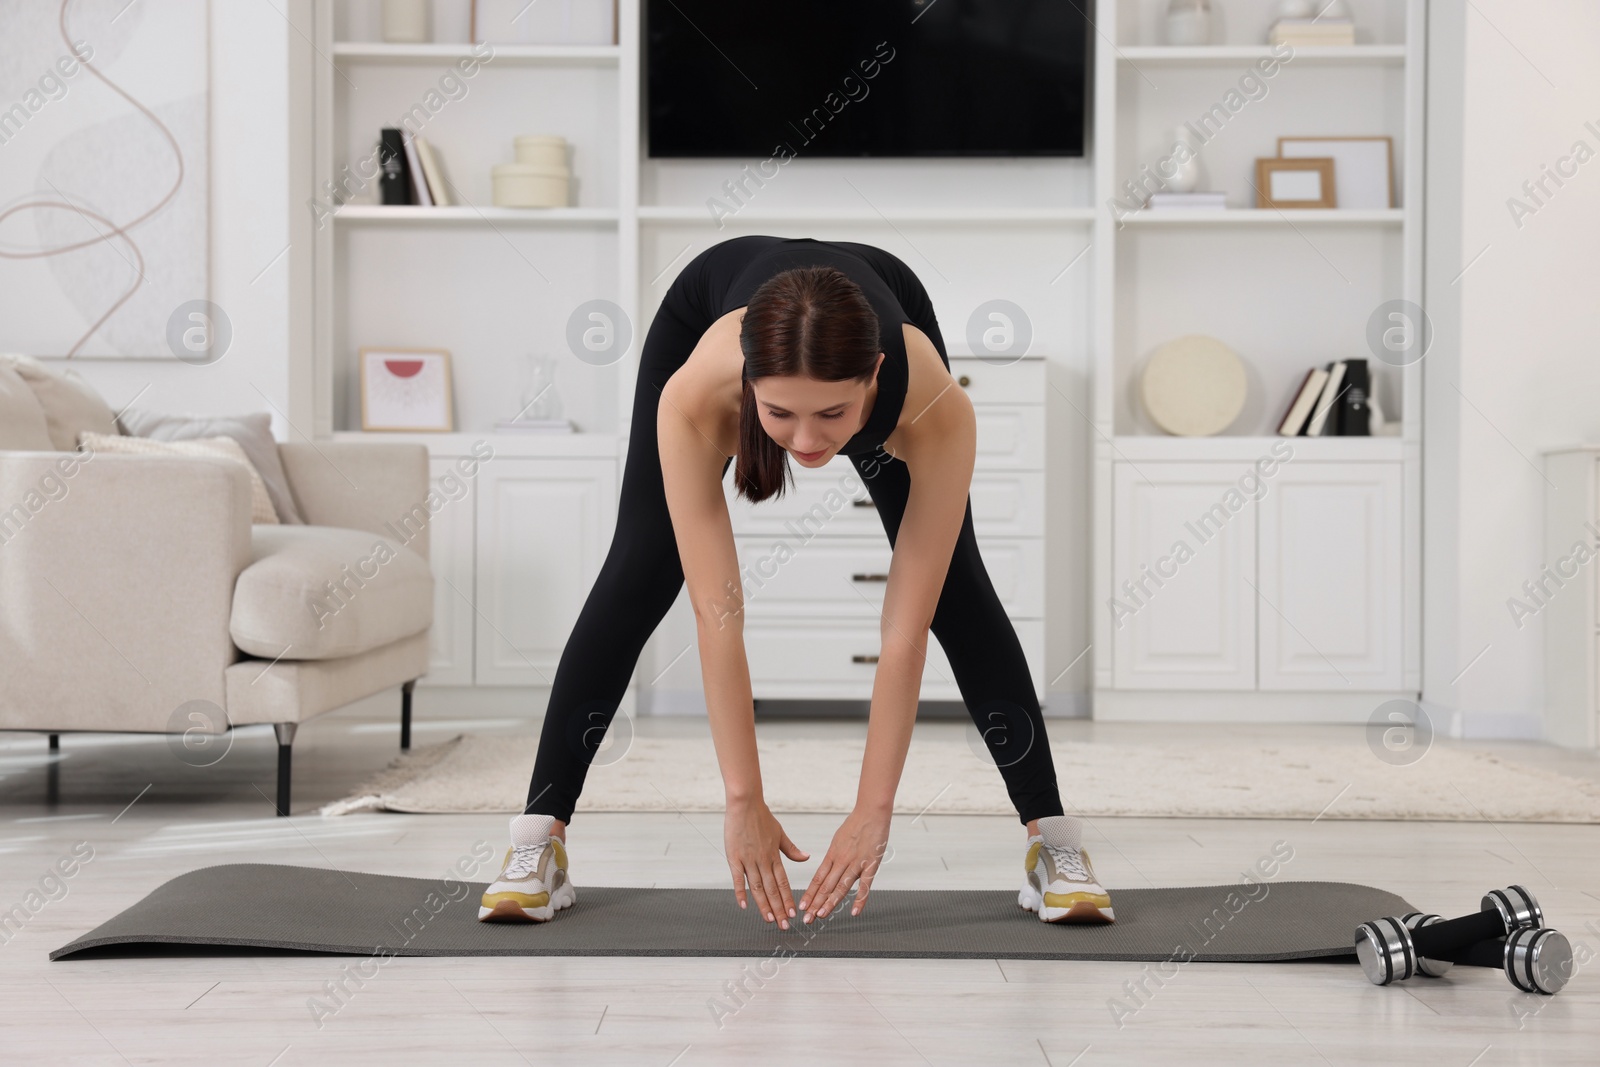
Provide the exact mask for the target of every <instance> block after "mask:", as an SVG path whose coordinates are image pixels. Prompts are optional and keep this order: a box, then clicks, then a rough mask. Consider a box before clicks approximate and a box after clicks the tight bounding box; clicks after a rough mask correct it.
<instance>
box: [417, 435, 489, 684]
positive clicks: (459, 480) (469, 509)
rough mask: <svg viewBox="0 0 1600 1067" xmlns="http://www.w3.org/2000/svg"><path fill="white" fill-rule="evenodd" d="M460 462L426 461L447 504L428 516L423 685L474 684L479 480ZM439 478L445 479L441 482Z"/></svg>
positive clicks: (450, 458)
mask: <svg viewBox="0 0 1600 1067" xmlns="http://www.w3.org/2000/svg"><path fill="white" fill-rule="evenodd" d="M461 462H462V461H461V459H460V458H459V457H455V456H434V457H433V458H432V459H431V460H430V461H429V463H428V475H429V480H430V482H431V483H432V487H433V488H434V489H435V490H437V491H438V493H439V494H440V495H441V496H442V497H443V498H444V501H445V504H444V506H443V507H441V508H440V509H439V511H438V512H437V513H436V514H435V515H434V516H433V517H432V518H431V519H429V521H428V559H429V565H430V566H431V567H432V569H433V629H432V630H431V631H430V632H429V634H428V638H429V642H428V643H429V650H430V651H429V656H428V673H427V674H426V675H425V676H424V677H423V678H422V680H421V681H420V682H419V683H418V684H419V685H471V684H472V643H473V635H472V631H473V612H472V595H473V589H472V565H473V564H472V558H473V536H474V534H473V531H474V527H475V525H476V524H475V522H474V521H473V520H474V518H475V517H476V509H477V506H478V502H477V495H478V479H477V478H463V477H462V475H461V469H460V466H459V464H460V463H461ZM480 470H481V467H480ZM440 479H445V480H444V481H443V483H442V484H441V481H440Z"/></svg>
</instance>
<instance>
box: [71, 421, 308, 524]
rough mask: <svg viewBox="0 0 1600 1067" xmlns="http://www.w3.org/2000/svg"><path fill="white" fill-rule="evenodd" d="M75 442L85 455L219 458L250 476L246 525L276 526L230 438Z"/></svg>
mask: <svg viewBox="0 0 1600 1067" xmlns="http://www.w3.org/2000/svg"><path fill="white" fill-rule="evenodd" d="M78 437H79V441H80V443H81V444H82V445H83V447H84V450H85V451H88V452H115V453H121V454H124V455H150V456H222V457H223V458H224V459H231V460H233V461H234V462H235V463H238V464H240V465H241V466H243V467H244V469H245V470H247V471H249V472H250V521H251V522H252V523H257V522H259V523H276V522H277V521H278V515H277V512H275V511H273V510H272V498H271V497H270V496H268V495H267V487H266V484H265V483H264V482H262V480H261V475H259V474H257V473H256V469H255V467H253V466H252V465H251V463H250V457H249V456H247V455H245V454H244V449H243V448H240V447H239V442H238V441H235V440H234V439H233V438H231V437H201V438H199V439H197V440H194V441H152V440H150V439H149V438H148V437H125V436H123V435H122V434H109V433H83V434H79V435H78Z"/></svg>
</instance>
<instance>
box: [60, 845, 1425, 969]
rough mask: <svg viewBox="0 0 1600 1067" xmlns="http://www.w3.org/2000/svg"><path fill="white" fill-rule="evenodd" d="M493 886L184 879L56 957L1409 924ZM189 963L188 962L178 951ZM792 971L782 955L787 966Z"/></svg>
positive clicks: (1071, 950)
mask: <svg viewBox="0 0 1600 1067" xmlns="http://www.w3.org/2000/svg"><path fill="white" fill-rule="evenodd" d="M483 888H484V887H483V883H469V882H462V881H456V880H454V879H427V878H400V877H395V876H393V875H383V874H363V873H359V872H355V871H339V870H329V869H327V868H322V867H295V866H287V865H280V864H271V863H228V864H222V865H220V866H215V867H204V868H201V869H200V870H196V871H190V872H189V873H187V874H181V875H178V876H177V877H176V878H173V879H171V880H170V881H168V882H166V883H164V884H163V885H160V886H158V887H157V888H156V889H154V890H152V891H151V892H150V893H149V894H148V895H147V896H146V897H145V898H144V899H143V900H141V901H139V902H138V903H137V904H134V905H133V906H132V907H129V908H127V909H126V910H124V911H123V912H121V913H120V914H118V915H116V916H114V917H112V918H111V919H108V920H107V921H106V922H104V923H102V924H101V925H100V926H98V927H96V928H95V929H93V930H91V931H89V932H88V933H87V934H84V935H83V936H82V937H79V938H78V939H77V940H75V941H72V942H71V943H69V944H66V945H63V946H62V947H60V948H58V949H56V950H55V951H54V952H52V953H50V958H51V959H52V960H60V959H70V958H72V957H74V956H80V955H81V956H85V957H88V956H94V957H105V956H117V955H122V956H129V955H131V956H139V955H152V954H159V955H186V954H188V955H198V954H206V953H204V952H203V951H202V950H204V949H206V948H208V947H217V946H230V947H232V948H234V950H235V952H236V953H237V952H238V951H240V950H243V951H244V954H249V952H248V950H250V949H260V950H268V951H273V950H291V951H302V952H327V953H338V954H343V955H358V956H373V955H376V956H384V957H387V956H390V955H398V956H769V955H772V954H774V953H784V952H785V950H787V952H792V953H794V954H796V955H812V956H850V957H873V956H879V957H900V958H909V957H927V958H944V959H995V958H998V959H1062V960H1073V959H1079V960H1135V961H1138V960H1148V961H1159V960H1166V959H1174V960H1178V961H1185V962H1186V961H1189V960H1202V961H1206V960H1209V961H1215V962H1250V961H1260V960H1291V959H1306V958H1311V957H1317V956H1338V955H1347V954H1351V953H1352V952H1353V951H1354V950H1353V948H1352V944H1353V940H1352V939H1353V934H1354V931H1355V927H1356V925H1357V924H1358V923H1361V922H1364V921H1366V920H1368V919H1374V918H1378V917H1380V916H1385V915H1403V914H1405V913H1406V912H1409V911H1414V910H1415V909H1414V908H1412V906H1411V905H1410V904H1408V903H1406V902H1405V901H1404V900H1402V899H1401V898H1400V897H1398V896H1395V895H1394V894H1393V893H1386V892H1384V891H1383V890H1381V889H1373V888H1371V887H1369V886H1363V885H1353V884H1349V883H1345V882H1270V881H1268V882H1259V883H1244V882H1241V883H1238V884H1235V885H1217V886H1190V887H1185V888H1178V889H1113V890H1112V891H1111V893H1112V903H1113V905H1114V906H1115V908H1116V916H1117V921H1116V922H1115V923H1114V924H1112V925H1109V926H1105V925H1096V926H1068V925H1054V924H1047V923H1042V922H1040V921H1039V920H1038V918H1037V917H1036V916H1034V915H1033V914H1032V913H1031V912H1026V911H1023V910H1022V909H1021V908H1019V907H1017V902H1016V893H1015V891H1013V890H1003V889H984V890H961V891H942V890H897V889H874V890H873V892H872V895H871V898H870V899H869V901H868V904H867V908H866V910H865V911H864V912H863V913H862V914H860V915H857V916H854V917H852V916H851V915H850V914H849V909H848V907H842V908H840V909H839V910H836V911H835V912H834V913H833V914H832V915H830V916H828V917H826V918H818V919H816V920H814V921H813V923H812V924H811V925H810V926H805V925H804V924H800V925H798V926H795V927H794V928H792V929H790V930H788V931H782V930H779V929H777V927H776V926H775V925H769V924H767V923H765V922H763V921H762V919H761V918H760V916H758V915H757V914H756V911H755V907H754V905H753V904H752V906H751V907H750V908H749V909H748V910H746V911H741V910H739V907H738V905H737V904H736V903H735V901H734V896H733V891H732V889H634V888H621V887H614V886H582V885H580V886H578V902H577V903H576V904H575V905H573V906H572V907H571V908H568V909H565V910H563V911H560V912H558V913H557V914H556V918H555V919H554V920H553V921H551V922H548V923H481V922H479V921H478V897H479V895H480V894H481V893H482V891H483ZM185 946H187V949H186V948H185ZM785 954H787V953H785Z"/></svg>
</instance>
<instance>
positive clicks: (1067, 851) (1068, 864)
mask: <svg viewBox="0 0 1600 1067" xmlns="http://www.w3.org/2000/svg"><path fill="white" fill-rule="evenodd" d="M1044 847H1045V851H1047V852H1049V853H1050V858H1051V859H1052V860H1053V861H1054V862H1055V865H1056V870H1058V871H1065V872H1066V874H1067V875H1068V876H1069V877H1070V878H1071V880H1072V881H1075V882H1087V881H1089V880H1090V879H1089V869H1088V868H1087V867H1085V866H1084V865H1083V853H1081V852H1079V851H1078V850H1077V849H1075V848H1065V847H1063V846H1061V845H1046V846H1044Z"/></svg>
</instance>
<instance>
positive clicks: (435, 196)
mask: <svg viewBox="0 0 1600 1067" xmlns="http://www.w3.org/2000/svg"><path fill="white" fill-rule="evenodd" d="M378 162H379V163H380V164H381V165H382V167H383V170H382V172H381V173H380V175H379V178H378V191H379V193H380V194H381V199H382V202H383V203H385V204H395V205H405V204H413V205H416V206H418V207H434V206H436V205H437V206H438V207H449V206H450V205H451V203H452V198H451V196H450V183H449V182H448V181H446V180H445V176H444V164H443V162H442V161H441V160H440V158H439V153H438V151H437V150H436V149H435V148H434V147H433V145H431V144H429V143H428V142H427V141H424V140H423V139H422V138H421V137H412V138H411V139H409V140H407V139H406V131H405V130H401V129H397V128H395V127H393V126H386V127H384V129H383V133H382V139H381V140H380V141H379V142H378Z"/></svg>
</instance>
